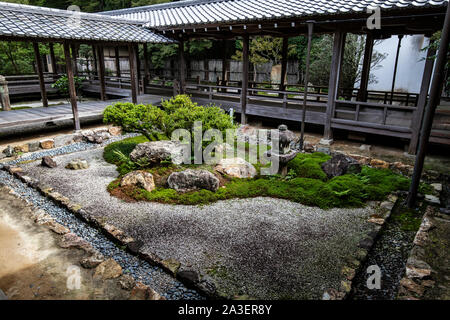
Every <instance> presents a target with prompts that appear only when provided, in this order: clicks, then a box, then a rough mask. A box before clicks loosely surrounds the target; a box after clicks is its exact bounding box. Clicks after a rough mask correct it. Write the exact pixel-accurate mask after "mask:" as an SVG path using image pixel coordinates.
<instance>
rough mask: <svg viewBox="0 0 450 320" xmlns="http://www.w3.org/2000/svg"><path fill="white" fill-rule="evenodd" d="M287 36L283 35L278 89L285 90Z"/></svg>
mask: <svg viewBox="0 0 450 320" xmlns="http://www.w3.org/2000/svg"><path fill="white" fill-rule="evenodd" d="M288 40H289V38H288V37H283V46H282V48H281V80H280V91H286V83H285V82H286V73H287V54H288Z"/></svg>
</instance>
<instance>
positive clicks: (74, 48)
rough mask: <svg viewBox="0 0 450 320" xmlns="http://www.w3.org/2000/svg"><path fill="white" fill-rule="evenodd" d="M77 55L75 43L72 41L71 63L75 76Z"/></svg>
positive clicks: (76, 74) (76, 72) (76, 73)
mask: <svg viewBox="0 0 450 320" xmlns="http://www.w3.org/2000/svg"><path fill="white" fill-rule="evenodd" d="M77 56H78V49H77V45H76V44H74V43H72V61H73V62H72V63H73V74H74V75H75V76H78V65H77Z"/></svg>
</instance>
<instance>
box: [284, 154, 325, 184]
mask: <svg viewBox="0 0 450 320" xmlns="http://www.w3.org/2000/svg"><path fill="white" fill-rule="evenodd" d="M329 159H331V157H330V156H329V155H326V154H325V153H322V152H316V153H313V154H307V153H300V154H298V155H297V156H296V157H295V158H294V159H292V160H291V161H290V162H289V163H288V170H293V171H294V172H295V174H296V176H297V177H301V178H311V179H319V180H323V181H325V180H326V179H327V175H326V174H325V172H323V170H322V167H321V165H322V163H324V162H326V161H328V160H329Z"/></svg>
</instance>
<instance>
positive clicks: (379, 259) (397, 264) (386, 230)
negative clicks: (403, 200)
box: [350, 209, 416, 300]
mask: <svg viewBox="0 0 450 320" xmlns="http://www.w3.org/2000/svg"><path fill="white" fill-rule="evenodd" d="M394 210H395V209H394ZM395 214H396V212H395V211H394V212H393V213H392V215H391V218H392V216H394V215H395ZM391 218H390V219H388V220H387V225H385V226H384V227H383V229H382V230H381V232H380V235H379V237H378V238H377V240H376V242H375V244H374V246H373V247H372V249H371V250H370V252H369V254H368V257H367V260H366V262H365V263H364V265H363V266H362V268H361V269H360V270H361V272H359V273H358V274H357V275H356V277H355V280H354V281H353V292H352V294H351V296H350V298H351V299H355V300H393V299H395V297H396V295H397V291H398V288H399V283H400V280H401V279H402V277H403V274H404V271H405V267H406V261H407V259H408V256H409V253H410V251H411V249H412V247H413V241H414V237H415V235H416V231H406V230H402V228H401V226H400V224H399V223H397V222H395V221H392V219H391ZM371 265H378V266H379V267H380V270H381V275H382V277H381V289H379V290H376V289H374V290H370V289H368V288H367V285H366V281H367V277H368V274H367V273H366V270H367V268H368V267H369V266H371Z"/></svg>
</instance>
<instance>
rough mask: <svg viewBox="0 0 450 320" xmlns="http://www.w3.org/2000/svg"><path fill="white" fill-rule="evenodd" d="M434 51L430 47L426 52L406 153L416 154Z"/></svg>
mask: <svg viewBox="0 0 450 320" xmlns="http://www.w3.org/2000/svg"><path fill="white" fill-rule="evenodd" d="M435 54H436V49H434V48H432V47H430V48H428V51H427V60H426V62H425V67H424V70H423V76H422V84H421V86H420V93H419V98H418V100H417V109H416V111H415V112H414V114H413V118H412V121H411V131H412V134H411V141H410V142H409V147H408V153H409V154H416V151H417V146H418V144H419V136H420V134H419V132H420V127H421V124H422V120H423V115H424V111H425V105H426V103H427V98H428V90H429V89H430V82H431V76H432V75H433V67H434V58H433V56H434V55H435Z"/></svg>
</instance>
